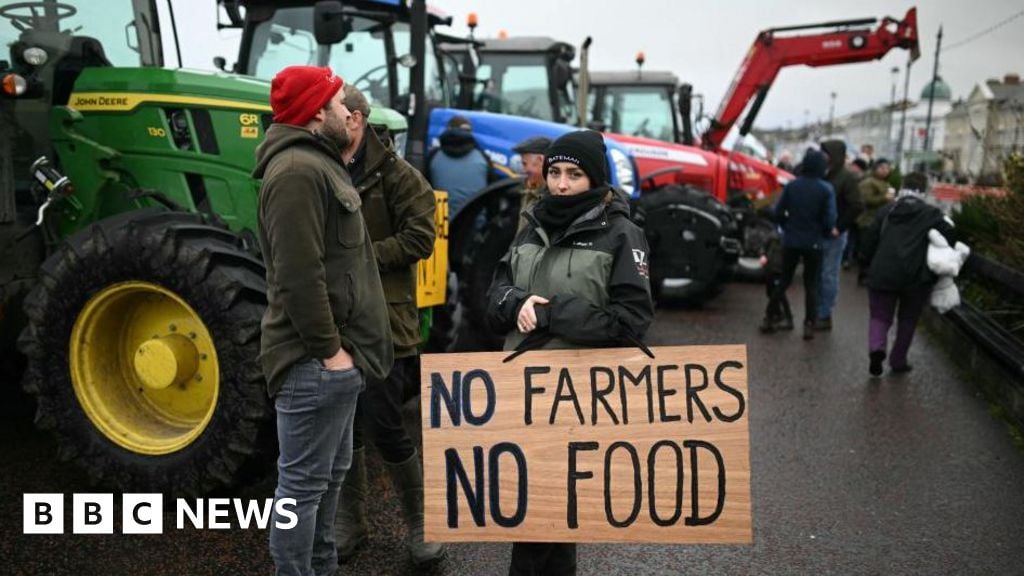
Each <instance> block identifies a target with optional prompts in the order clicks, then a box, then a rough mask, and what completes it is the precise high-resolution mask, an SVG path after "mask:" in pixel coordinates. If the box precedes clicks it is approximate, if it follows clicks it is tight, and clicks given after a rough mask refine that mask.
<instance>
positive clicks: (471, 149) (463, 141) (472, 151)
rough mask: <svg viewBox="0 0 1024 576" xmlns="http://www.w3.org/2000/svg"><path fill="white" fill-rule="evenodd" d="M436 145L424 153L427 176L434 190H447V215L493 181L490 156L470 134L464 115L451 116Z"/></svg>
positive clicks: (453, 213) (460, 207) (451, 216)
mask: <svg viewBox="0 0 1024 576" xmlns="http://www.w3.org/2000/svg"><path fill="white" fill-rule="evenodd" d="M438 140H439V142H440V148H435V149H434V150H432V151H431V152H430V154H429V155H428V156H427V169H426V172H427V176H428V178H429V179H430V183H431V184H432V185H433V186H434V188H436V189H438V190H444V191H446V192H448V217H449V219H453V218H455V216H456V215H457V214H458V213H459V210H461V209H462V207H463V206H465V205H466V203H468V202H469V201H470V200H472V199H473V198H474V197H475V196H476V195H477V194H478V193H479V192H480V191H481V190H483V189H484V188H486V187H487V185H488V184H490V183H491V182H492V181H493V179H494V178H493V175H492V173H491V160H490V158H488V157H487V154H486V153H485V152H484V151H483V150H482V149H481V148H480V145H479V144H478V143H477V141H476V137H475V136H473V125H472V124H471V123H470V121H469V119H468V118H465V117H463V116H454V117H452V119H451V120H449V121H448V126H447V129H446V130H445V131H444V132H443V133H442V134H441V136H440V137H439V138H438Z"/></svg>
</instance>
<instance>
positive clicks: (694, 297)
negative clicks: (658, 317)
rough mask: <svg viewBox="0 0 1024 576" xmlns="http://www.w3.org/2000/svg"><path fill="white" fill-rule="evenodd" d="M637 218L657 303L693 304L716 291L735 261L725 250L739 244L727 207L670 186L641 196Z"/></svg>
mask: <svg viewBox="0 0 1024 576" xmlns="http://www.w3.org/2000/svg"><path fill="white" fill-rule="evenodd" d="M637 213H638V215H639V216H640V218H641V219H642V221H643V228H644V233H645V235H646V236H647V243H648V245H649V247H650V251H651V256H650V260H651V288H652V290H653V292H654V296H655V298H656V299H658V300H659V301H673V300H675V301H680V302H682V303H692V304H696V303H700V302H702V301H705V300H707V299H708V298H711V297H713V296H714V295H716V294H717V293H718V292H719V291H720V290H719V289H720V285H721V283H722V281H723V280H724V279H725V277H726V275H727V272H728V270H729V267H730V265H731V264H732V262H733V261H735V256H736V254H730V253H728V252H727V251H726V250H725V249H724V246H727V245H738V242H737V241H736V240H735V239H734V237H735V235H736V225H735V222H734V220H733V217H732V214H731V213H730V212H729V209H728V208H727V207H725V206H724V205H723V204H721V203H720V202H718V201H717V200H716V199H715V198H714V197H713V196H711V195H710V194H708V193H707V192H705V191H703V190H699V189H697V188H693V187H690V186H679V185H675V184H673V185H669V186H663V187H661V188H658V189H656V190H653V191H650V192H645V193H644V194H643V195H642V196H641V197H640V200H639V206H638V207H637ZM729 239H732V240H731V242H729ZM735 251H736V252H738V250H735Z"/></svg>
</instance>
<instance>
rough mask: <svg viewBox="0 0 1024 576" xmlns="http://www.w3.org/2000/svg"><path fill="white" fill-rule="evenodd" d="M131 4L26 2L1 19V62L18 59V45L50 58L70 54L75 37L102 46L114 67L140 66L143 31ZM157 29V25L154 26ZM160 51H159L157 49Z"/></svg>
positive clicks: (8, 8)
mask: <svg viewBox="0 0 1024 576" xmlns="http://www.w3.org/2000/svg"><path fill="white" fill-rule="evenodd" d="M145 25H146V24H145V23H143V22H135V16H134V13H133V10H132V3H131V2H123V1H122V2H96V1H95V0H92V1H88V2H86V1H84V0H81V1H77V2H75V1H72V2H68V1H65V2H60V3H58V2H53V3H50V2H25V3H22V5H21V6H19V5H17V4H14V5H10V6H7V7H5V8H4V11H3V14H2V17H0V42H2V43H3V53H2V54H0V60H6V61H8V62H9V63H11V62H13V61H14V59H13V58H12V55H11V53H10V48H11V45H12V44H13V43H15V42H17V41H21V42H24V43H25V44H26V45H27V46H35V47H39V48H43V49H44V50H46V51H47V52H48V53H49V54H50V57H51V58H53V57H54V56H56V55H60V54H63V53H66V52H67V51H68V50H69V48H70V47H71V42H70V40H71V37H72V36H74V37H88V38H92V39H95V40H97V41H98V42H99V43H100V45H101V46H102V49H103V53H104V55H105V56H106V59H107V60H108V61H109V62H110V63H111V64H112V65H114V66H140V65H142V60H141V57H140V56H139V36H140V32H141V31H140V30H139V29H138V28H137V27H136V26H145ZM153 25H156V24H155V23H153ZM157 49H159V47H157Z"/></svg>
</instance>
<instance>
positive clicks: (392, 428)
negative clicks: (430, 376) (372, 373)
mask: <svg viewBox="0 0 1024 576" xmlns="http://www.w3.org/2000/svg"><path fill="white" fill-rule="evenodd" d="M419 369H420V358H419V356H406V357H403V358H395V365H394V367H393V368H392V369H391V373H389V374H388V377H387V378H385V379H384V380H376V379H371V378H367V381H366V390H365V391H363V393H362V394H360V395H359V403H358V404H357V405H356V423H355V426H354V427H353V431H352V432H353V434H352V447H353V448H354V449H356V450H358V449H360V448H363V447H364V446H365V444H364V442H365V441H366V440H369V441H370V442H371V443H372V444H373V445H374V446H375V447H376V448H377V451H378V452H380V457H381V458H383V459H384V461H385V462H388V463H391V464H399V463H401V462H405V461H406V460H408V459H409V458H411V457H412V455H413V454H415V453H416V447H415V445H414V444H413V441H412V439H411V438H409V433H408V432H406V430H405V426H404V425H403V424H402V400H403V399H404V397H405V383H406V381H407V380H408V379H409V378H416V379H417V380H418V379H419ZM364 438H365V439H364Z"/></svg>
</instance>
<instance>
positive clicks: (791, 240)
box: [254, 66, 955, 576]
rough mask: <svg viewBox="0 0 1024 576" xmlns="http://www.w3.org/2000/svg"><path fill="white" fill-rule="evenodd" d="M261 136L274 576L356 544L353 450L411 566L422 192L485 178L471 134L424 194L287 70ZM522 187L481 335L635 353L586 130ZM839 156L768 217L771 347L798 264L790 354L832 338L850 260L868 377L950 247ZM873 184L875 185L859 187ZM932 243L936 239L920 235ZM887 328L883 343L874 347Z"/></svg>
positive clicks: (600, 151)
mask: <svg viewBox="0 0 1024 576" xmlns="http://www.w3.org/2000/svg"><path fill="white" fill-rule="evenodd" d="M270 100H271V108H272V109H273V113H274V124H273V125H272V126H271V127H270V128H269V129H268V130H267V133H266V138H265V140H264V142H263V143H262V144H261V145H260V147H259V148H258V150H257V167H256V169H255V171H254V177H256V178H259V179H261V180H262V185H261V189H260V194H259V214H258V215H259V230H258V236H259V242H260V246H261V248H262V254H263V258H264V261H265V264H266V271H267V286H268V290H267V309H266V312H265V315H264V318H263V322H262V335H261V353H260V362H261V365H262V368H263V372H264V375H265V378H266V382H267V387H268V389H267V391H268V394H269V395H270V397H271V398H272V399H273V402H274V406H275V410H276V416H277V434H278V447H279V451H280V457H279V459H278V463H277V468H278V483H277V487H276V490H275V494H274V495H275V498H276V499H282V498H292V499H294V500H295V502H296V505H295V513H296V515H297V516H298V522H297V526H296V527H294V528H292V529H288V530H284V529H280V528H278V527H277V526H279V525H287V524H288V523H287V522H278V520H279V519H278V518H275V519H274V523H273V527H272V528H271V531H270V552H271V556H272V557H273V560H274V563H275V565H276V569H277V573H278V574H282V575H284V574H289V575H290V574H295V575H308V574H318V575H320V574H332V573H334V571H335V570H336V568H337V566H338V563H339V561H342V562H344V561H345V560H346V559H347V558H349V557H351V556H353V555H354V554H356V553H357V552H358V551H359V550H360V548H362V547H364V546H365V545H366V544H367V542H368V539H369V533H370V527H369V522H368V521H367V511H366V505H367V501H368V500H369V499H371V498H374V497H375V496H376V495H374V494H371V493H370V488H369V487H368V485H367V473H366V466H367V464H366V460H367V458H366V446H367V445H368V444H372V445H373V446H374V448H376V450H377V452H378V453H379V454H380V457H381V459H382V460H383V463H384V467H385V469H386V471H387V473H388V475H389V476H390V479H391V481H392V483H393V485H394V488H395V490H394V494H395V497H396V498H397V499H398V503H399V507H400V509H401V511H402V515H403V517H404V520H405V524H406V530H407V548H408V552H409V555H410V557H411V559H412V561H413V562H414V563H416V564H417V565H426V564H430V563H432V562H435V561H437V560H438V559H440V558H442V557H443V556H444V554H445V546H444V545H442V544H437V543H430V542H425V541H424V517H423V470H422V464H421V460H420V454H419V447H418V446H417V444H416V442H415V441H414V440H413V439H411V438H410V436H409V435H408V433H407V432H406V428H405V426H404V424H403V421H402V409H401V408H402V404H403V401H404V391H405V390H406V388H407V386H408V383H409V382H417V381H418V380H419V357H418V355H419V348H420V345H421V343H422V342H421V337H420V325H419V318H418V312H417V307H416V301H415V294H416V264H417V262H419V261H420V260H422V259H424V258H427V257H429V256H430V254H431V253H432V250H433V246H434V240H435V233H436V232H435V228H434V216H435V210H436V205H435V198H434V192H433V190H434V188H444V189H446V190H448V192H449V194H450V207H451V212H452V213H453V214H454V213H457V212H458V211H459V210H462V209H463V208H464V207H465V206H466V204H467V203H469V202H471V201H472V199H473V197H474V195H475V194H477V193H478V192H479V191H480V190H481V189H483V188H485V187H486V186H487V185H488V183H489V182H491V181H492V179H493V174H492V172H493V170H492V169H493V166H492V165H491V161H490V160H489V158H488V156H487V154H486V153H484V151H483V150H482V149H481V148H480V146H479V145H478V144H477V142H476V140H475V138H474V135H473V131H472V124H471V123H470V122H469V121H468V120H467V119H466V118H463V117H459V116H456V117H454V118H452V120H451V121H450V122H449V123H448V126H447V130H446V131H445V133H444V134H443V135H442V136H441V138H440V147H439V148H438V149H436V150H435V151H432V152H431V153H430V155H429V156H428V158H427V165H426V169H425V173H426V174H427V176H429V177H430V180H428V178H427V177H424V175H423V174H421V173H420V172H419V171H418V170H416V169H415V168H414V167H413V166H411V165H410V164H408V163H407V162H406V161H405V160H404V159H402V158H401V156H399V155H398V154H397V153H396V152H395V151H394V150H393V148H392V147H390V146H389V144H388V142H389V141H388V139H386V138H385V139H384V140H382V139H381V138H380V137H378V135H377V133H376V132H375V131H374V130H373V129H371V127H370V126H369V123H368V119H369V116H370V113H371V109H370V102H369V101H368V100H367V99H366V97H365V96H364V95H363V94H362V93H361V92H360V91H359V90H358V89H356V88H354V87H353V86H350V85H346V84H345V83H344V81H343V80H342V79H341V78H340V77H338V76H336V75H334V74H333V73H332V72H331V70H330V69H329V68H318V67H313V66H291V67H288V68H285V69H284V70H282V71H281V72H280V73H278V74H277V75H276V76H275V78H274V79H273V82H272V84H271V97H270ZM514 150H515V152H516V153H517V154H518V155H519V156H520V158H521V159H522V168H523V172H524V174H525V177H524V179H523V183H522V187H521V191H522V202H521V213H520V221H519V227H518V231H517V233H516V236H515V239H514V241H513V242H512V245H511V246H510V248H509V249H508V251H507V253H506V254H505V256H504V258H502V259H501V261H500V262H499V263H498V266H497V271H496V273H495V275H494V279H493V282H492V284H491V286H490V289H489V290H488V293H487V302H488V304H487V322H488V323H489V324H490V325H491V327H492V329H494V330H495V331H497V332H499V333H502V334H507V336H506V338H505V349H506V350H509V351H511V352H513V353H514V354H519V353H523V352H525V351H527V350H530V349H537V348H548V349H573V348H591V347H606V346H640V347H643V338H644V334H645V333H646V331H647V329H648V327H649V326H650V324H651V322H652V321H653V318H654V303H653V300H652V296H651V282H650V279H649V275H648V253H649V248H648V246H647V240H646V237H645V235H644V232H643V231H642V230H641V229H640V228H639V227H638V226H637V225H636V224H635V223H634V222H633V221H632V220H631V219H630V207H629V203H628V200H629V199H628V198H627V197H626V196H625V194H624V193H623V192H621V191H620V190H618V189H616V188H615V187H613V186H611V185H610V182H609V180H610V178H609V172H608V163H607V159H606V152H607V151H606V148H605V143H604V140H603V137H602V136H601V134H600V133H598V132H595V131H592V130H580V131H575V132H569V133H567V134H565V135H563V136H561V137H559V138H558V139H556V140H554V141H552V140H550V139H548V138H543V137H535V138H529V139H527V140H525V141H523V142H521V143H520V144H519V145H517V146H516V147H515V149H514ZM846 155H847V154H846V148H845V145H844V144H843V143H842V142H840V141H835V140H833V141H826V142H823V143H822V144H821V146H820V148H819V149H809V150H808V151H807V152H806V153H805V155H804V157H803V158H802V160H801V162H800V165H799V166H798V167H797V168H796V171H797V178H796V179H794V180H793V181H791V182H789V183H788V184H787V185H786V186H785V187H784V189H783V190H782V192H781V195H780V196H779V198H778V201H777V202H776V203H775V204H774V206H772V207H771V208H770V209H768V210H767V212H768V215H769V216H770V217H771V218H772V219H773V220H774V222H775V223H777V225H778V232H779V233H778V234H777V235H776V236H775V237H773V238H770V239H769V241H768V242H767V244H766V246H765V252H766V254H765V259H766V289H767V293H768V300H769V302H768V307H767V310H766V314H765V318H764V321H763V322H762V324H761V329H762V331H764V332H774V331H777V330H791V329H793V327H794V323H793V314H792V312H791V310H790V306H789V302H788V300H787V297H786V291H787V288H788V287H789V285H790V284H791V283H792V281H793V278H794V275H795V271H796V269H797V267H798V266H799V265H801V264H802V265H803V269H804V272H803V283H804V292H805V303H804V318H803V337H804V338H806V339H811V338H814V335H815V332H816V331H820V330H830V329H832V327H833V323H834V320H833V311H834V309H835V306H836V302H837V299H838V297H839V274H840V270H841V268H842V266H843V262H844V255H845V259H847V260H849V259H856V260H859V261H860V266H861V267H862V278H863V282H864V283H865V284H866V285H867V287H868V290H869V299H870V333H869V344H868V348H869V371H870V373H871V374H872V375H878V374H880V373H881V372H882V366H883V362H884V361H885V359H886V358H888V360H889V364H890V367H891V369H892V371H893V372H895V373H900V372H906V371H908V370H910V369H911V366H910V364H909V363H908V361H907V350H908V349H909V346H910V343H911V341H912V338H913V334H914V329H915V326H916V324H917V320H918V318H919V316H920V314H921V312H922V310H923V308H924V305H925V303H926V302H927V301H928V297H929V294H930V291H931V288H932V285H933V283H934V281H935V275H934V273H932V271H931V270H930V269H929V265H928V262H926V260H927V258H926V256H927V252H928V250H929V234H930V233H932V234H934V233H936V232H937V233H939V234H941V235H942V236H944V237H945V239H946V241H947V242H948V245H950V246H952V245H953V244H955V238H954V235H953V229H952V226H951V225H950V223H949V222H948V221H946V220H945V219H944V218H943V216H942V214H941V212H939V210H938V209H937V208H934V207H932V206H931V205H929V204H928V202H927V201H926V199H925V194H926V192H927V189H928V182H927V179H926V178H924V177H923V176H922V175H919V174H910V175H908V176H907V177H906V178H904V179H903V185H902V187H901V188H900V190H899V192H898V193H896V192H894V191H893V189H892V188H891V187H890V186H889V175H890V172H889V164H888V162H887V161H886V160H885V159H882V158H878V159H874V160H873V161H872V162H871V163H870V165H868V164H867V163H865V162H861V163H857V162H854V163H851V164H847V162H846ZM865 173H867V174H865ZM932 240H933V241H934V238H933V239H932ZM894 321H895V323H896V324H897V327H896V338H895V341H894V343H893V346H892V348H891V349H890V348H888V341H887V339H888V334H889V331H890V328H891V326H892V324H893V323H894ZM575 571H576V547H575V545H574V544H571V543H529V542H522V543H516V544H515V545H514V546H513V548H512V555H511V558H510V564H509V573H510V574H512V575H540V574H544V575H555V576H559V575H569V574H575Z"/></svg>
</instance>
